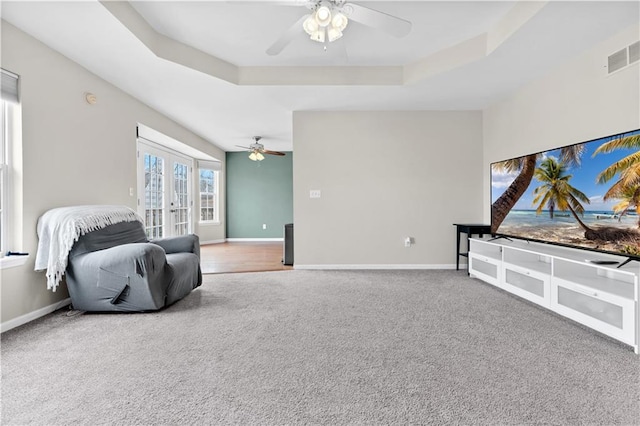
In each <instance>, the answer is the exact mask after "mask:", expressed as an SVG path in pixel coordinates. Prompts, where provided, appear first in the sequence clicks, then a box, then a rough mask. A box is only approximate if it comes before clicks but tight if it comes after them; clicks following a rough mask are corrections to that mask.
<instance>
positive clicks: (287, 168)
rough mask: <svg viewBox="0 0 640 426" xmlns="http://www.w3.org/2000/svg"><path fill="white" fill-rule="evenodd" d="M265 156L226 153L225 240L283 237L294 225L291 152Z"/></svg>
mask: <svg viewBox="0 0 640 426" xmlns="http://www.w3.org/2000/svg"><path fill="white" fill-rule="evenodd" d="M265 157H266V158H265V159H264V160H263V161H251V160H250V159H249V154H247V153H246V152H227V153H226V182H227V187H226V195H227V202H226V206H227V217H226V219H227V222H226V224H227V238H282V237H283V236H284V224H285V223H293V153H291V152H287V153H286V155H285V156H284V157H280V156H275V155H265ZM263 223H266V224H267V229H262V224H263Z"/></svg>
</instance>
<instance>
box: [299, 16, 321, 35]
mask: <svg viewBox="0 0 640 426" xmlns="http://www.w3.org/2000/svg"><path fill="white" fill-rule="evenodd" d="M302 28H304V31H305V32H306V33H307V34H309V35H313V33H314V32H316V31H318V23H317V22H316V20H315V18H314V17H313V14H311V15H309V16H308V17H307V19H305V20H304V23H303V24H302Z"/></svg>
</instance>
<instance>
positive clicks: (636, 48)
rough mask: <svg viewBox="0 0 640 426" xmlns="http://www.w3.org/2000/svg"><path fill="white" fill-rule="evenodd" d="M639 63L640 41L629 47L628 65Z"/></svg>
mask: <svg viewBox="0 0 640 426" xmlns="http://www.w3.org/2000/svg"><path fill="white" fill-rule="evenodd" d="M638 61H640V41H636V42H635V43H633V44H632V45H631V46H629V63H630V64H633V63H634V62H638Z"/></svg>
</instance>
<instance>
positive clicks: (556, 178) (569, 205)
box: [533, 157, 590, 231]
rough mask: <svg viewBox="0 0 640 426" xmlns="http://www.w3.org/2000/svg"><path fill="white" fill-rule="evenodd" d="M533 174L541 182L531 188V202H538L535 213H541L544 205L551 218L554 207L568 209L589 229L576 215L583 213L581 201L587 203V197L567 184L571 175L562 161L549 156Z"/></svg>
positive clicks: (580, 223) (562, 209)
mask: <svg viewBox="0 0 640 426" xmlns="http://www.w3.org/2000/svg"><path fill="white" fill-rule="evenodd" d="M534 176H535V178H536V179H537V180H538V181H539V182H540V183H541V185H540V186H538V187H537V188H536V189H534V190H533V195H534V199H533V204H538V207H537V209H536V214H540V213H542V210H543V209H544V208H545V207H546V208H548V209H549V215H550V216H551V218H552V219H553V214H554V212H555V210H556V209H558V210H561V211H566V210H569V211H570V212H571V214H573V216H574V217H575V219H576V220H577V221H578V224H579V225H580V226H581V227H582V228H583V229H584V230H585V231H586V230H589V227H588V226H587V225H585V224H584V222H582V220H580V217H579V216H578V214H580V215H582V214H584V207H583V206H582V204H581V202H583V203H587V204H589V202H590V201H589V197H587V196H586V195H585V194H584V193H583V192H582V191H580V190H579V189H577V188H575V187H573V186H571V185H570V184H569V180H571V178H572V177H573V176H572V175H569V174H567V166H565V165H564V163H562V162H558V161H556V160H555V158H553V157H549V158H547V159H545V160H544V161H542V163H540V167H538V168H537V169H536V170H535V173H534Z"/></svg>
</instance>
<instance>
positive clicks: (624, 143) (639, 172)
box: [593, 134, 640, 199]
mask: <svg viewBox="0 0 640 426" xmlns="http://www.w3.org/2000/svg"><path fill="white" fill-rule="evenodd" d="M617 149H635V151H634V152H632V153H631V154H629V155H628V156H626V157H624V158H622V159H621V160H619V161H616V162H615V163H613V164H612V165H610V166H609V167H607V168H606V169H604V170H603V171H602V172H601V173H600V174H599V175H598V177H597V178H596V179H597V182H598V183H607V182H609V181H610V180H611V179H613V178H614V177H615V176H618V180H617V181H616V182H615V183H614V184H613V186H611V188H609V190H608V191H607V193H606V194H605V195H604V198H605V199H608V198H617V197H615V194H622V193H624V191H625V188H627V187H633V186H637V185H639V184H640V134H636V135H631V136H620V137H619V138H617V139H613V140H611V141H609V142H605V143H603V144H602V145H600V146H599V147H598V149H596V150H595V152H594V153H593V155H594V156H596V155H598V154H600V153H603V154H604V153H609V152H612V151H615V150H617Z"/></svg>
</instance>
